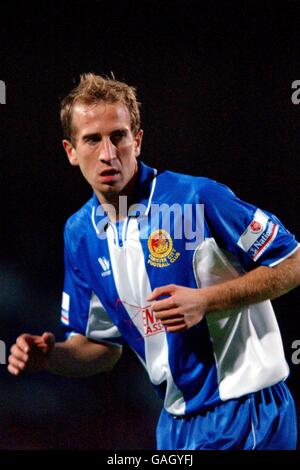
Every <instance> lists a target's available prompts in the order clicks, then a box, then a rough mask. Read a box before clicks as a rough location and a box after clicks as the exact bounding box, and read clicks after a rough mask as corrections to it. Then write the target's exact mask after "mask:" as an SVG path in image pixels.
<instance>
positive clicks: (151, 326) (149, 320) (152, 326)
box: [142, 307, 165, 336]
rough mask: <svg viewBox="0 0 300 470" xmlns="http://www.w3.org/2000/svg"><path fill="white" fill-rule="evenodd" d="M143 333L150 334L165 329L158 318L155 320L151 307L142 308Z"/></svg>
mask: <svg viewBox="0 0 300 470" xmlns="http://www.w3.org/2000/svg"><path fill="white" fill-rule="evenodd" d="M142 316H143V326H144V335H145V336H152V335H156V334H157V333H161V332H163V331H165V328H164V326H163V324H162V322H161V321H160V320H157V319H156V317H155V314H154V312H153V310H151V307H146V308H143V309H142Z"/></svg>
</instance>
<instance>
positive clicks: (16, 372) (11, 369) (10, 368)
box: [7, 364, 20, 375]
mask: <svg viewBox="0 0 300 470" xmlns="http://www.w3.org/2000/svg"><path fill="white" fill-rule="evenodd" d="M7 370H8V372H10V373H11V374H12V375H19V373H20V371H19V369H17V368H16V367H14V366H12V365H11V364H8V366H7Z"/></svg>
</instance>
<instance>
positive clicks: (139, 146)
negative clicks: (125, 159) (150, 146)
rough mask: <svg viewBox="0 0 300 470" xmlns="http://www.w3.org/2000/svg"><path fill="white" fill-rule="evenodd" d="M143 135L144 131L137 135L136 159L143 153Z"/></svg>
mask: <svg viewBox="0 0 300 470" xmlns="http://www.w3.org/2000/svg"><path fill="white" fill-rule="evenodd" d="M143 133H144V131H143V130H142V129H140V130H139V131H138V132H137V133H136V136H135V156H136V157H138V156H139V154H140V153H141V148H142V139H143Z"/></svg>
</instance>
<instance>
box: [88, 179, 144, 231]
mask: <svg viewBox="0 0 300 470" xmlns="http://www.w3.org/2000/svg"><path fill="white" fill-rule="evenodd" d="M135 183H136V175H134V177H133V178H132V179H131V180H130V181H129V183H128V184H127V185H126V186H125V188H123V190H122V191H121V192H120V193H118V194H110V195H106V194H103V193H99V192H96V195H97V198H98V200H99V201H100V204H101V205H102V207H103V209H104V211H105V212H106V214H107V216H108V218H109V220H110V221H111V222H113V223H115V222H117V221H118V220H123V219H126V217H127V216H128V209H129V208H130V206H131V204H133V202H134V201H133V198H134V187H135Z"/></svg>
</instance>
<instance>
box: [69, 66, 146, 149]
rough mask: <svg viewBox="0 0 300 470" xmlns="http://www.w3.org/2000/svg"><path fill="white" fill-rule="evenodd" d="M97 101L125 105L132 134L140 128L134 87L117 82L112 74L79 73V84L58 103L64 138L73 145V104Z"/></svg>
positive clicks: (74, 130)
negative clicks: (107, 75) (108, 75)
mask: <svg viewBox="0 0 300 470" xmlns="http://www.w3.org/2000/svg"><path fill="white" fill-rule="evenodd" d="M99 101H105V102H107V103H116V102H120V103H123V104H124V105H125V106H127V108H128V111H129V114H130V120H131V130H132V132H133V134H134V135H136V134H137V132H138V131H139V129H140V126H141V117H140V109H139V108H140V105H141V103H139V102H138V101H137V98H136V89H135V88H134V87H132V86H129V85H127V84H126V83H124V82H119V81H117V80H116V79H115V77H114V76H113V74H112V78H109V77H106V76H102V75H95V74H94V73H84V74H82V75H80V82H79V84H78V85H77V86H76V87H75V88H73V90H71V92H70V93H69V94H68V95H67V96H66V97H65V98H64V99H63V100H62V102H61V105H60V120H61V125H62V129H63V135H64V138H65V139H67V140H69V141H70V142H71V143H72V144H73V145H75V140H76V139H75V134H76V129H74V126H73V123H72V116H73V108H74V105H75V104H78V103H81V104H87V105H89V104H95V103H98V102H99Z"/></svg>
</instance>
